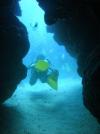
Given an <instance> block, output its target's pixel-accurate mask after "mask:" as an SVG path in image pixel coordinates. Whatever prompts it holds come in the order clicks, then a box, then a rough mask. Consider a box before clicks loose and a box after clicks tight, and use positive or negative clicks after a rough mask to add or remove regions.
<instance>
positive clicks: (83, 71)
mask: <svg viewBox="0 0 100 134" xmlns="http://www.w3.org/2000/svg"><path fill="white" fill-rule="evenodd" d="M37 1H38V2H39V6H40V7H42V9H43V10H44V11H45V16H44V19H45V22H46V24H47V25H48V28H47V30H48V32H53V33H54V39H55V40H56V41H57V42H58V43H59V44H62V45H64V46H65V48H66V50H67V51H68V52H69V53H70V54H71V55H72V56H73V57H75V58H76V59H77V64H78V73H79V75H80V76H81V77H82V84H83V100H84V104H85V106H86V107H87V108H88V109H89V111H90V112H91V113H92V114H93V115H94V116H95V117H96V118H97V119H98V121H100V84H99V83H100V81H99V80H100V2H99V1H98V0H96V1H95V0H91V1H90V0H44V1H42V0H37Z"/></svg>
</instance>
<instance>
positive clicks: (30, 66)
mask: <svg viewBox="0 0 100 134" xmlns="http://www.w3.org/2000/svg"><path fill="white" fill-rule="evenodd" d="M34 65H35V64H31V65H29V66H28V67H27V69H31V68H33V67H34Z"/></svg>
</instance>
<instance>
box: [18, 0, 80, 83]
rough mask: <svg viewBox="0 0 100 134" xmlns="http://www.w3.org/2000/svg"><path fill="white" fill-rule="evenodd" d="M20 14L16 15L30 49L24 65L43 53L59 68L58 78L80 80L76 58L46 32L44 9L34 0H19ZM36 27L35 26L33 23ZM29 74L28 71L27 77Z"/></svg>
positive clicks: (54, 66) (51, 34) (53, 65)
mask: <svg viewBox="0 0 100 134" xmlns="http://www.w3.org/2000/svg"><path fill="white" fill-rule="evenodd" d="M20 7H21V11H22V16H21V17H18V18H19V19H20V21H21V22H22V23H23V24H24V25H25V26H26V28H27V31H28V37H29V42H30V50H29V52H28V54H27V55H26V57H25V58H24V59H23V62H24V64H25V65H26V66H28V65H30V64H31V63H32V62H34V61H35V59H36V57H37V55H39V54H43V55H45V56H46V58H47V59H49V60H50V62H51V63H52V67H53V68H56V69H58V70H59V79H68V80H69V79H71V80H74V82H75V80H76V81H77V80H80V77H79V76H78V74H77V64H76V60H75V59H74V58H73V57H71V56H70V55H69V54H68V53H67V51H66V50H65V48H64V46H63V45H62V46H61V45H58V44H57V43H56V42H55V40H54V39H53V33H48V32H47V30H46V24H45V22H44V11H43V10H42V9H41V8H40V7H39V6H38V3H37V2H36V0H21V2H20ZM36 24H38V25H37V27H35V25H36ZM29 77H30V74H29V72H28V77H27V78H26V79H27V81H28V78H29Z"/></svg>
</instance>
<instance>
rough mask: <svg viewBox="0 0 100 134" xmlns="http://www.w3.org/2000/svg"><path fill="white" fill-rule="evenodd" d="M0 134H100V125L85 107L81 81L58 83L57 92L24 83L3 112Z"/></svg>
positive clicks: (37, 84) (0, 111)
mask: <svg viewBox="0 0 100 134" xmlns="http://www.w3.org/2000/svg"><path fill="white" fill-rule="evenodd" d="M0 134H100V125H99V124H98V123H97V121H96V119H95V118H94V117H93V116H92V115H91V114H90V112H89V111H88V110H87V109H86V108H85V107H84V106H83V102H82V86H81V82H80V81H79V80H71V79H68V80H67V79H66V80H64V79H63V80H59V90H58V91H54V90H52V89H50V87H49V86H48V85H47V84H43V83H40V82H39V81H38V82H37V83H36V84H35V85H34V86H30V85H29V84H28V83H27V82H26V83H25V82H23V83H21V84H20V85H19V86H18V88H17V89H16V91H15V93H14V94H13V96H12V97H11V98H10V99H9V100H7V101H6V102H5V104H4V106H2V108H0Z"/></svg>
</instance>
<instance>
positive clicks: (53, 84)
mask: <svg viewBox="0 0 100 134" xmlns="http://www.w3.org/2000/svg"><path fill="white" fill-rule="evenodd" d="M47 83H48V84H49V86H50V87H52V88H53V89H55V90H57V89H58V83H57V79H55V78H54V77H52V76H49V77H48V79H47Z"/></svg>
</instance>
